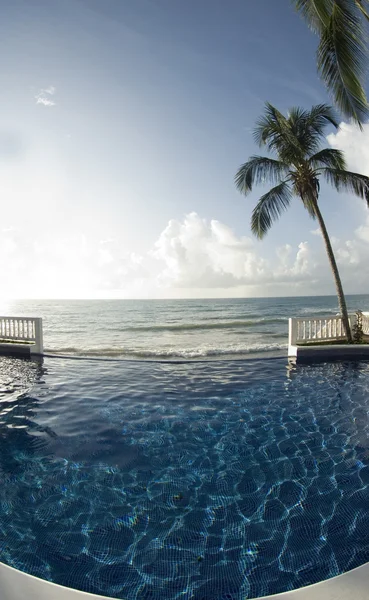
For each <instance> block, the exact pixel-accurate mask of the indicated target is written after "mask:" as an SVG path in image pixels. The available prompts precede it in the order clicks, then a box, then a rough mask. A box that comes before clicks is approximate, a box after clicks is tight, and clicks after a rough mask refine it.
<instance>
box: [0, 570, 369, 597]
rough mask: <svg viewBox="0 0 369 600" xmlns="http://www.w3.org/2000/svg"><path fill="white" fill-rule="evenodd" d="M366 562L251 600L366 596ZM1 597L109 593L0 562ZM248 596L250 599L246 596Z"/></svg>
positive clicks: (368, 582)
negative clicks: (80, 587) (69, 584)
mask: <svg viewBox="0 0 369 600" xmlns="http://www.w3.org/2000/svg"><path fill="white" fill-rule="evenodd" d="M368 588H369V562H368V563H365V564H363V565H361V566H360V567H356V568H355V569H352V570H351V571H347V572H346V573H343V574H342V575H337V576H336V577H332V578H331V579H326V580H325V581H320V582H318V583H314V584H312V585H308V586H305V587H302V588H299V589H297V590H291V591H287V592H281V593H279V594H274V595H271V596H261V597H259V598H258V599H255V600H269V599H270V600H295V599H296V600H344V599H346V598H355V600H367V599H368V597H369V591H368ZM0 598H1V600H25V598H26V599H27V600H83V599H84V598H85V599H86V600H106V599H107V598H109V599H111V596H100V595H96V594H90V593H88V592H82V591H80V590H75V589H72V588H68V587H64V586H61V585H58V584H56V583H51V582H50V581H46V580H44V579H40V578H38V577H35V576H34V575H29V574H28V573H24V572H23V571H19V570H17V569H15V568H14V567H10V566H9V565H5V564H4V563H1V562H0ZM250 600H251V599H250Z"/></svg>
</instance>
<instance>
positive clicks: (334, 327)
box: [289, 314, 369, 346]
mask: <svg viewBox="0 0 369 600" xmlns="http://www.w3.org/2000/svg"><path fill="white" fill-rule="evenodd" d="M349 321H350V328H351V330H352V328H353V326H354V324H355V322H356V315H355V314H350V315H349ZM368 330H369V315H368ZM346 338H347V336H346V332H345V328H344V325H343V321H342V317H340V316H334V317H324V318H319V319H316V318H314V317H305V318H294V319H290V320H289V345H290V346H291V345H292V346H296V345H304V344H309V343H313V342H319V341H322V342H324V341H326V342H333V341H340V340H341V341H342V340H345V339H346Z"/></svg>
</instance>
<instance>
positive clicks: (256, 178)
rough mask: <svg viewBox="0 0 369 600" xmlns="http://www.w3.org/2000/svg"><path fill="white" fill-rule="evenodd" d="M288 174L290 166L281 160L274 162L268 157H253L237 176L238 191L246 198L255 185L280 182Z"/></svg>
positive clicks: (239, 170)
mask: <svg viewBox="0 0 369 600" xmlns="http://www.w3.org/2000/svg"><path fill="white" fill-rule="evenodd" d="M287 173H288V165H286V164H284V163H283V162H281V161H280V160H274V159H272V158H268V157H266V156H251V157H250V158H249V160H248V161H247V162H246V163H245V164H243V165H241V167H240V168H239V169H238V171H237V173H236V175H235V184H236V187H237V189H238V190H239V191H240V192H241V193H242V194H244V195H245V196H246V195H247V194H248V193H249V192H251V190H252V188H253V185H254V184H255V185H258V184H260V183H261V184H262V183H265V182H266V181H269V182H271V183H277V182H279V181H280V180H281V179H282V178H283V177H285V176H286V175H287Z"/></svg>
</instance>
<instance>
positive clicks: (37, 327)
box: [0, 317, 44, 355]
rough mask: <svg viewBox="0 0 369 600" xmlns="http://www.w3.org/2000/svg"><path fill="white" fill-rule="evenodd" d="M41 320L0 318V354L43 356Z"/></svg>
mask: <svg viewBox="0 0 369 600" xmlns="http://www.w3.org/2000/svg"><path fill="white" fill-rule="evenodd" d="M43 351H44V348H43V335H42V319H40V318H36V317H0V352H2V353H10V354H26V355H31V354H43Z"/></svg>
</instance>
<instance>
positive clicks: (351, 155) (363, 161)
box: [327, 123, 369, 175]
mask: <svg viewBox="0 0 369 600" xmlns="http://www.w3.org/2000/svg"><path fill="white" fill-rule="evenodd" d="M327 140H328V143H329V144H330V146H332V148H337V149H338V150H342V151H343V152H344V153H345V159H346V162H347V167H348V168H349V169H350V170H351V171H355V172H357V173H362V174H363V175H369V123H366V124H365V125H363V131H360V129H359V128H358V127H357V126H356V125H353V124H349V123H341V124H340V128H339V130H338V131H337V133H331V134H330V135H328V136H327Z"/></svg>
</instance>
